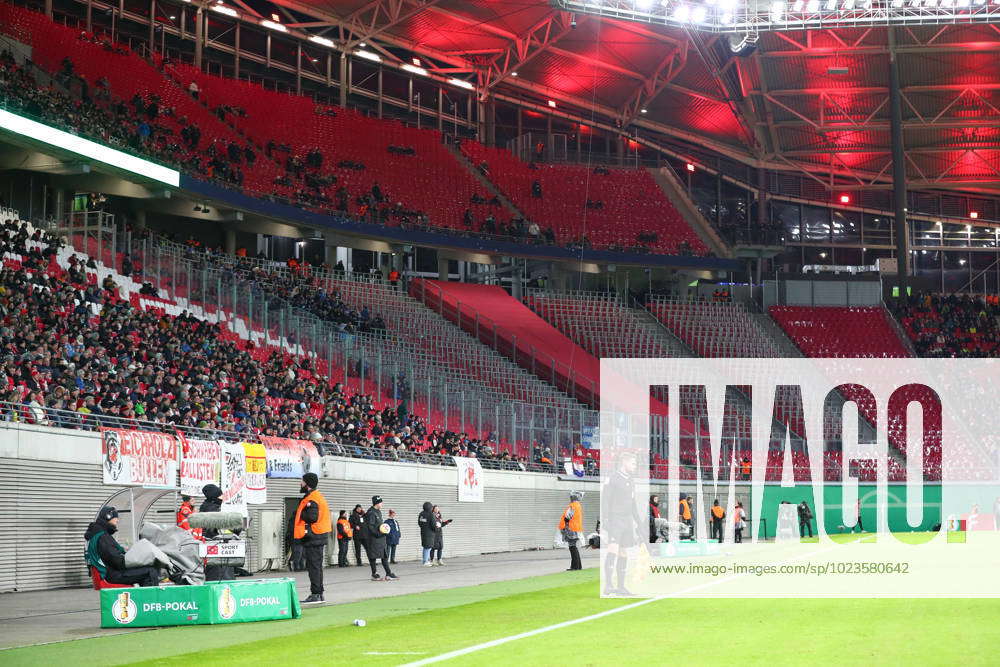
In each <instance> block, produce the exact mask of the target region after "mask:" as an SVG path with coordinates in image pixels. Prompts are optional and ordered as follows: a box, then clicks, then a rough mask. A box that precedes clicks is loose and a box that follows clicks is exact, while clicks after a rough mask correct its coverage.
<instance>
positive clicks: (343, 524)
mask: <svg viewBox="0 0 1000 667" xmlns="http://www.w3.org/2000/svg"><path fill="white" fill-rule="evenodd" d="M351 534H352V531H351V522H350V521H348V520H347V510H340V516H338V517H337V567H349V566H350V563H348V562H347V550H348V549H349V548H350V546H351Z"/></svg>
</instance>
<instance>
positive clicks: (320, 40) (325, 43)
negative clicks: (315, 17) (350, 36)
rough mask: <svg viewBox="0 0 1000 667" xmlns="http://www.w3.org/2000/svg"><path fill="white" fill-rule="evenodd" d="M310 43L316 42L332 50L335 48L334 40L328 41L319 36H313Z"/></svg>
mask: <svg viewBox="0 0 1000 667" xmlns="http://www.w3.org/2000/svg"><path fill="white" fill-rule="evenodd" d="M309 41H310V42H314V43H316V44H321V45H323V46H329V47H330V48H331V49H332V48H333V40H332V39H327V38H326V37H320V36H319V35H313V36H311V37H310V38H309Z"/></svg>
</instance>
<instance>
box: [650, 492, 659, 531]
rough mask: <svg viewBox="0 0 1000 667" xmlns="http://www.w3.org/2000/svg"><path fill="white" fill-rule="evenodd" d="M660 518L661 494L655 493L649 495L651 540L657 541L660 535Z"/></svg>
mask: <svg viewBox="0 0 1000 667" xmlns="http://www.w3.org/2000/svg"><path fill="white" fill-rule="evenodd" d="M659 518H660V496H658V495H656V494H653V495H651V496H650V497H649V541H650V542H656V540H657V538H658V537H659V535H657V534H656V520H657V519H659Z"/></svg>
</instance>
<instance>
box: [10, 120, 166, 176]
mask: <svg viewBox="0 0 1000 667" xmlns="http://www.w3.org/2000/svg"><path fill="white" fill-rule="evenodd" d="M0 129H3V130H6V131H8V132H12V133H14V134H17V135H20V136H22V137H27V138H28V139H31V140H32V141H36V142H39V143H42V144H45V145H47V146H52V147H55V148H57V149H59V150H60V151H68V152H71V153H74V154H76V155H79V156H81V157H85V158H88V159H91V160H96V161H97V162H102V163H104V164H107V165H110V166H112V167H115V168H117V169H121V170H124V171H128V172H131V173H133V174H136V175H138V176H142V177H144V178H148V179H150V180H153V181H158V182H160V183H165V184H167V185H172V186H174V187H175V188H176V187H180V179H181V175H180V172H178V171H177V170H175V169H170V168H169V167H164V166H163V165H159V164H156V163H155V162H150V161H149V160H144V159H142V158H140V157H136V156H135V155H129V154H128V153H123V152H122V151H119V150H116V149H114V148H109V147H108V146H105V145H103V144H99V143H97V142H96V141H91V140H90V139H84V138H83V137H78V136H77V135H75V134H70V133H69V132H64V131H63V130H57V129H56V128H54V127H49V126H48V125H45V124H43V123H39V122H38V121H35V120H31V119H30V118H25V117H23V116H18V115H17V114H13V113H11V112H9V111H5V110H4V109H0Z"/></svg>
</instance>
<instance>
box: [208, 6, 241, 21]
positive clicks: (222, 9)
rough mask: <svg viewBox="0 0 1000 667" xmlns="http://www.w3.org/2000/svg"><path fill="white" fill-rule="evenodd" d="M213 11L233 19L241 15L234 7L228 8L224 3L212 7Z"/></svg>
mask: <svg viewBox="0 0 1000 667" xmlns="http://www.w3.org/2000/svg"><path fill="white" fill-rule="evenodd" d="M212 11H213V12H218V13H219V14H225V15H226V16H232V17H233V18H236V17H237V16H239V15H240V13H239V12H238V11H236V10H235V9H233V8H232V7H226V6H225V5H223V4H222V3H219V4H217V5H212Z"/></svg>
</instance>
